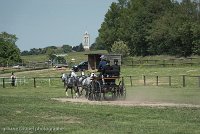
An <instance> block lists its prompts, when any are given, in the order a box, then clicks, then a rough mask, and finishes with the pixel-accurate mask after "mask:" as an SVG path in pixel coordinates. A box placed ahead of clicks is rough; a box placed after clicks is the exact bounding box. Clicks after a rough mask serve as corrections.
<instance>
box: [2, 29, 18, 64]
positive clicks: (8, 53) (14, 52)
mask: <svg viewBox="0 0 200 134" xmlns="http://www.w3.org/2000/svg"><path fill="white" fill-rule="evenodd" d="M16 41H17V37H16V35H12V34H8V33H6V32H2V33H1V34H0V63H1V65H3V66H5V65H8V64H13V63H16V62H21V57H20V50H19V48H18V47H17V46H16V45H15V42H16Z"/></svg>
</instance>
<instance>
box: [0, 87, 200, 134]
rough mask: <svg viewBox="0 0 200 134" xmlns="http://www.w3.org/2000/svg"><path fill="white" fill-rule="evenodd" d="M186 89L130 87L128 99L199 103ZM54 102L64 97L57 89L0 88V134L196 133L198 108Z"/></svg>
mask: <svg viewBox="0 0 200 134" xmlns="http://www.w3.org/2000/svg"><path fill="white" fill-rule="evenodd" d="M188 90H190V91H186V90H185V89H167V88H152V87H150V88H146V87H143V88H142V87H135V88H130V87H128V94H129V95H128V97H127V99H128V100H129V99H134V98H136V97H138V98H139V95H140V96H142V97H141V98H139V99H141V100H142V99H145V100H146V101H148V100H149V101H151V102H152V101H162V102H167V101H170V102H174V103H176V102H180V103H186V102H188V103H193V104H199V98H198V96H199V91H198V90H197V89H188ZM158 91H159V92H158ZM55 97H64V91H63V88H62V87H61V86H60V87H56V88H53V87H43V88H27V87H23V88H22V87H20V88H19V87H15V88H6V89H2V88H1V89H0V107H1V109H0V120H1V123H0V133H8V134H11V133H19V134H21V133H37V134H43V133H59V134H61V133H63V134H66V133H72V134H73V133H74V134H75V133H76V134H79V133H85V134H90V133H91V134H93V133H109V134H110V133H113V134H116V133H120V134H121V133H135V134H141V133H145V134H173V133H174V134H175V133H176V134H177V133H180V134H183V133H187V134H198V133H200V127H199V126H200V108H180V107H140V106H135V107H126V106H124V107H123V106H110V105H109V106H108V105H90V104H82V103H70V102H65V103H61V102H58V101H55V100H52V99H51V98H55ZM176 98H177V99H176ZM141 100H140V101H141ZM188 100H189V101H188ZM192 101H194V102H192ZM39 128H40V129H39ZM17 129H18V130H17ZM24 129H30V131H28V130H24ZM51 129H54V130H52V131H50V130H51ZM55 129H56V130H55Z"/></svg>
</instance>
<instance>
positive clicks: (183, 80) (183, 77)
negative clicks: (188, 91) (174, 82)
mask: <svg viewBox="0 0 200 134" xmlns="http://www.w3.org/2000/svg"><path fill="white" fill-rule="evenodd" d="M185 86H186V85H185V75H183V87H185Z"/></svg>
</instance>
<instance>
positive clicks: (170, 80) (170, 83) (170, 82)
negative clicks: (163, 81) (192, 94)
mask: <svg viewBox="0 0 200 134" xmlns="http://www.w3.org/2000/svg"><path fill="white" fill-rule="evenodd" d="M169 86H172V77H171V76H169Z"/></svg>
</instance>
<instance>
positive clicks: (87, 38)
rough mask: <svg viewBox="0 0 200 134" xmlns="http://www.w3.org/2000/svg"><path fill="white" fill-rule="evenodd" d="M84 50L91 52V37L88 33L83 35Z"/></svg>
mask: <svg viewBox="0 0 200 134" xmlns="http://www.w3.org/2000/svg"><path fill="white" fill-rule="evenodd" d="M83 48H84V49H85V50H89V49H90V35H89V34H88V32H87V31H86V32H85V34H84V35H83Z"/></svg>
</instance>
